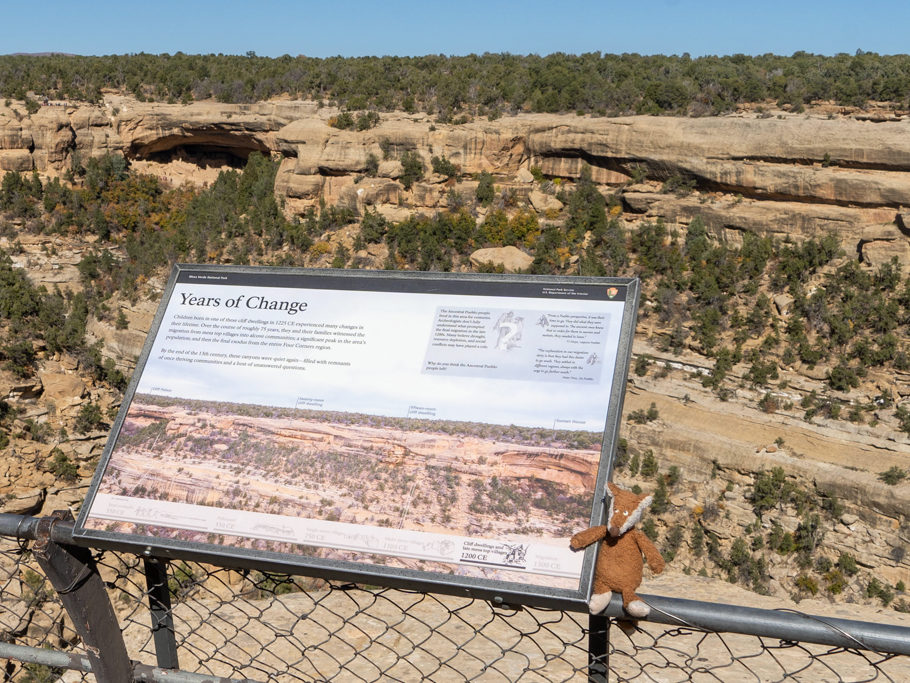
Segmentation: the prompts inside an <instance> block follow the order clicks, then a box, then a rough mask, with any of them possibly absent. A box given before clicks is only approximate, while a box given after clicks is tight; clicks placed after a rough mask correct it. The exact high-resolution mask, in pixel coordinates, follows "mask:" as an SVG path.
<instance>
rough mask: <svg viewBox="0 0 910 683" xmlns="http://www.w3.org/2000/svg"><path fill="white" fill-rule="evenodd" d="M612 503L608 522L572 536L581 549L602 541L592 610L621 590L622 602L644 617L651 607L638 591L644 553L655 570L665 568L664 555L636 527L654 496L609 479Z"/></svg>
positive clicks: (576, 547) (601, 607)
mask: <svg viewBox="0 0 910 683" xmlns="http://www.w3.org/2000/svg"><path fill="white" fill-rule="evenodd" d="M607 487H608V488H609V491H610V506H609V510H608V513H607V525H606V526H594V527H591V528H590V529H585V530H584V531H579V532H578V533H577V534H575V535H574V536H573V537H572V540H571V542H570V543H571V546H572V549H573V550H581V549H582V548H586V547H588V546H589V545H591V544H592V543H595V542H597V541H603V543H602V544H601V546H600V550H599V551H598V553H597V564H595V566H594V587H593V590H592V593H591V601H590V603H589V607H590V610H591V614H599V613H600V612H603V611H604V609H606V607H607V604H609V602H610V596H611V595H612V591H619V592H620V593H622V605H623V607H624V608H625V610H626V612H627V613H628V614H629V615H630V616H633V617H636V618H638V619H643V618H644V617H646V616H648V615H649V614H650V613H651V608H650V607H648V605H646V604H645V603H644V601H643V600H642V599H641V598H639V597H638V596H637V595H636V594H635V589H636V588H638V587H639V586H640V585H641V573H642V571H643V570H644V562H642V559H641V556H642V554H644V556H645V558H646V559H647V560H648V566H649V567H650V568H651V571H653V572H654V573H655V574H660V573H661V572H662V571H663V570H664V558H663V557H661V556H660V551H659V550H658V549H657V548H656V547H655V545H654V544H653V543H652V542H651V539H649V538H648V537H647V536H645V535H644V533H642V532H641V531H639V530H638V529H634V528H633V527H634V526H635V524H637V523H638V521H639V520H640V519H641V515H642V513H643V512H644V511H645V508H647V507H648V506H649V505H651V500H652V498H651V496H639V495H636V494H635V493H632V491H630V490H628V489H624V488H622V487H621V486H617V485H616V484H614V483H612V482H610V483H609V484H607Z"/></svg>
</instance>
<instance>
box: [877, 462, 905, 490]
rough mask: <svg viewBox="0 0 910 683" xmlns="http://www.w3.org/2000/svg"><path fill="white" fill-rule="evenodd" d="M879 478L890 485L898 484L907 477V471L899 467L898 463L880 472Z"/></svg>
mask: <svg viewBox="0 0 910 683" xmlns="http://www.w3.org/2000/svg"><path fill="white" fill-rule="evenodd" d="M878 478H879V479H880V480H881V481H883V482H885V483H886V484H888V485H889V486H896V485H897V484H900V483H901V482H902V481H903V480H904V479H906V478H907V471H906V470H904V469H902V468H900V467H898V466H897V465H892V466H891V467H889V468H888V469H887V470H885V471H884V472H882V473H881V474H879V475H878Z"/></svg>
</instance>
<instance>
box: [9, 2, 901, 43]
mask: <svg viewBox="0 0 910 683" xmlns="http://www.w3.org/2000/svg"><path fill="white" fill-rule="evenodd" d="M0 17H2V22H0V54H9V53H14V52H49V51H54V52H70V53H76V54H85V55H100V54H124V53H132V52H150V53H164V52H166V53H174V52H177V51H182V52H186V53H192V54H200V53H201V54H207V53H219V52H222V53H225V54H244V53H246V52H247V51H254V52H256V53H257V54H259V55H263V56H270V57H277V56H280V55H282V54H290V55H299V54H302V55H307V56H311V57H329V56H334V55H342V56H362V55H400V56H411V55H425V54H446V55H465V54H470V53H478V54H480V53H483V52H509V53H512V54H532V53H533V54H540V55H546V54H550V53H553V52H568V53H573V54H579V53H583V52H595V51H600V52H604V53H622V52H638V53H640V54H667V55H670V54H682V53H684V52H688V53H689V54H690V55H691V56H693V57H698V56H701V55H705V54H716V55H725V54H735V53H744V54H763V53H767V52H772V53H775V54H783V55H790V54H792V53H793V52H796V51H798V50H804V51H806V52H814V53H818V54H826V55H831V54H836V53H839V52H846V53H849V54H853V53H854V52H856V50H857V49H862V50H865V51H868V52H878V53H879V54H898V53H901V54H902V53H907V52H908V51H910V41H908V28H910V2H907V0H900V1H893V0H889V1H887V2H875V1H874V0H873V1H872V2H866V3H861V2H858V1H857V0H850V1H849V2H848V1H845V0H827V1H826V2H820V1H817V0H811V1H805V2H801V1H800V0H789V1H787V2H783V1H781V0H761V1H758V2H743V1H741V0H725V1H723V2H720V1H717V0H705V1H701V2H699V1H697V0H651V1H650V2H641V1H636V0H623V2H616V1H615V0H601V1H600V2H579V1H576V0H559V1H556V0H547V1H543V0H524V1H523V2H492V1H489V0H488V1H486V2H477V1H475V0H460V1H458V2H445V3H439V2H426V1H425V2H412V1H410V0H408V1H404V0H386V1H384V2H379V1H378V0H374V1H372V2H366V1H361V0H341V1H340V2H331V1H328V0H320V1H319V2H308V1H305V0H293V1H292V0H260V2H257V3H246V2H232V1H231V0H220V1H219V2H213V1H211V0H180V1H179V2H176V1H174V0H156V2H123V0H120V1H118V2H112V1H110V0H93V1H92V2H88V3H75V2H72V0H66V1H65V2H61V1H59V0H44V1H43V2H25V3H21V2H17V3H4V7H3V9H2V12H0Z"/></svg>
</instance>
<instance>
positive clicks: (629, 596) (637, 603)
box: [622, 591, 651, 619]
mask: <svg viewBox="0 0 910 683" xmlns="http://www.w3.org/2000/svg"><path fill="white" fill-rule="evenodd" d="M622 606H623V607H624V608H625V610H626V613H627V614H628V615H629V616H632V617H635V618H636V619H644V618H645V617H646V616H648V615H649V614H651V608H650V607H648V605H646V604H645V602H644V601H643V600H642V599H641V598H639V597H638V596H637V595H636V594H635V593H633V592H632V591H629V592H628V593H626V592H623V594H622Z"/></svg>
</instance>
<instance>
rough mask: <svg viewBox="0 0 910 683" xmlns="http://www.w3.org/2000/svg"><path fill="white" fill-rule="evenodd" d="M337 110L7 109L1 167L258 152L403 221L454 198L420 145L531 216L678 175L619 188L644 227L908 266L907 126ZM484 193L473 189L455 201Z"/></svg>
mask: <svg viewBox="0 0 910 683" xmlns="http://www.w3.org/2000/svg"><path fill="white" fill-rule="evenodd" d="M335 114H337V111H335V110H333V109H331V108H320V107H318V106H317V105H316V104H315V103H310V102H273V103H258V104H253V105H223V104H214V103H196V104H190V105H177V104H174V105H167V104H151V103H141V102H137V101H135V100H132V99H130V98H124V97H114V96H111V97H109V98H108V100H107V102H106V103H105V105H104V106H89V105H72V106H45V107H42V108H41V109H40V110H39V111H38V112H37V113H35V114H33V115H31V116H28V115H26V113H25V109H24V106H22V105H20V104H17V103H11V104H10V105H9V106H4V107H0V171H5V170H18V171H23V172H28V171H31V170H33V169H34V170H37V171H38V172H39V173H41V174H47V175H59V174H61V173H63V172H64V171H65V170H66V169H67V168H69V166H70V165H71V164H72V163H73V160H74V158H77V157H78V158H82V159H85V158H86V157H88V156H95V155H100V154H105V153H110V152H114V153H121V154H123V155H124V156H126V157H127V158H128V159H130V160H131V161H133V162H134V163H135V164H136V165H137V166H138V167H140V168H141V169H142V170H144V171H147V172H153V173H158V174H160V175H162V176H165V177H167V178H169V179H170V180H172V181H174V182H180V181H182V180H185V179H189V180H194V179H196V180H210V179H212V178H213V176H212V174H211V173H209V174H208V175H206V173H205V171H206V170H209V171H211V170H215V171H217V169H219V168H221V167H229V166H230V165H232V164H234V165H236V164H238V163H241V162H242V160H244V159H245V158H246V157H247V156H248V155H249V154H250V153H251V152H253V151H258V152H262V153H270V154H272V155H275V156H277V157H279V158H280V159H281V167H280V171H279V176H278V180H277V182H276V191H277V192H278V193H279V195H281V196H283V197H285V198H286V199H287V200H288V202H287V206H288V209H289V210H290V211H297V212H300V211H303V210H304V209H305V207H307V206H309V205H312V204H314V203H316V202H318V200H319V199H320V198H322V199H324V200H325V201H326V202H327V203H329V204H333V203H338V202H344V203H346V204H348V205H351V206H353V207H356V208H358V209H360V210H363V208H364V207H365V206H373V207H374V208H376V209H377V210H379V211H380V212H383V213H386V214H387V215H389V216H390V217H393V218H398V217H400V210H399V205H406V206H408V207H409V208H410V209H416V210H429V211H433V210H436V209H438V208H439V207H441V206H445V202H446V197H447V195H448V193H449V191H450V190H451V189H452V188H450V187H449V185H447V184H446V183H444V182H442V181H443V180H444V178H442V177H438V176H437V177H434V176H430V177H429V178H427V180H426V181H424V182H420V183H417V184H416V185H415V186H414V187H413V188H412V189H411V190H410V191H407V192H406V191H405V190H404V187H403V186H402V184H401V183H400V182H399V181H398V179H399V178H400V176H401V165H400V164H398V163H397V162H396V161H395V160H396V159H397V158H398V157H400V155H401V154H402V153H403V152H405V151H408V150H415V151H417V152H418V153H419V154H420V155H421V157H423V159H424V162H425V164H426V166H427V167H428V168H429V162H430V160H431V158H432V157H433V156H439V157H445V158H446V159H448V160H449V161H451V162H452V163H454V164H455V165H457V166H458V167H459V169H460V172H461V174H462V177H464V178H468V177H470V176H471V175H472V174H476V173H479V172H481V171H488V172H490V173H492V174H493V175H494V176H495V178H496V179H497V182H498V183H500V184H501V185H502V186H505V187H512V188H514V189H515V190H516V191H517V192H518V194H519V195H520V196H523V197H525V198H528V199H529V200H530V201H531V203H532V205H533V204H534V202H533V198H531V197H530V194H531V192H532V190H533V189H534V188H533V187H532V183H531V182H530V181H531V180H532V177H531V176H530V174H528V173H527V171H528V170H529V169H531V168H535V167H536V168H537V169H539V170H540V172H541V173H542V174H543V175H544V176H547V177H550V178H572V177H577V176H578V174H579V173H580V171H581V167H582V165H583V164H587V165H589V166H590V167H591V169H592V171H593V178H594V180H595V182H597V183H599V184H600V185H601V186H602V188H603V191H604V192H614V191H615V190H616V189H617V188H619V187H621V186H627V185H628V184H629V183H630V182H632V181H641V180H643V179H649V180H651V181H657V182H662V181H667V180H670V179H682V180H684V181H685V183H686V184H687V187H694V188H697V189H698V191H699V194H698V196H697V197H694V196H691V195H689V196H677V195H674V194H672V193H661V192H658V191H655V187H654V186H653V184H652V185H651V186H648V185H641V184H633V185H632V186H631V187H626V189H625V191H624V192H623V201H624V203H625V208H626V209H627V211H628V216H629V217H630V218H633V219H634V218H635V217H636V216H637V217H639V218H651V219H653V218H656V217H663V218H664V219H665V220H667V221H669V222H671V223H674V224H686V223H687V222H688V221H689V220H690V219H691V218H692V217H693V216H694V215H696V214H697V215H701V216H702V218H703V219H704V220H705V221H706V223H707V224H708V226H709V228H711V229H712V230H713V231H714V233H715V234H716V235H717V236H718V237H721V238H724V239H728V240H733V241H736V240H738V239H739V235H740V234H741V232H742V231H752V232H757V233H762V234H768V233H770V234H776V235H780V236H791V237H793V238H795V239H799V238H801V237H807V236H817V235H821V234H825V233H834V234H836V235H837V236H838V237H839V238H840V240H841V242H842V244H843V246H844V247H845V248H846V249H847V250H848V252H850V253H858V254H859V255H860V256H861V257H862V258H863V259H865V260H866V261H868V262H871V263H879V262H882V261H886V260H888V259H890V258H891V256H894V255H896V256H898V257H899V258H901V260H902V261H903V262H904V263H910V229H908V228H907V227H906V226H905V224H904V221H903V220H901V219H900V218H899V216H900V214H901V212H902V210H903V207H905V206H908V205H910V182H908V180H907V172H908V170H910V135H908V132H910V121H905V120H899V119H898V120H894V119H889V120H885V121H880V122H873V121H870V120H860V119H859V118H848V117H847V118H845V117H831V115H830V114H829V115H823V114H815V115H813V114H809V115H802V114H800V115H795V114H788V113H784V112H781V113H780V114H778V115H776V116H771V115H769V114H767V113H762V114H755V113H741V114H738V115H731V116H724V117H711V118H670V117H650V116H633V117H623V118H592V117H578V116H572V115H549V114H539V115H537V114H535V115H532V114H523V115H519V116H515V117H508V118H503V119H498V120H495V121H486V120H477V121H473V122H469V123H465V124H462V125H448V124H441V123H435V122H433V121H432V120H431V119H430V118H429V117H428V116H426V115H423V114H418V115H406V114H383V115H382V116H381V120H380V123H379V125H378V126H377V127H375V128H372V129H369V130H365V131H352V130H338V129H335V128H332V127H330V126H329V125H328V123H329V119H330V118H331V116H332V115H335ZM371 158H372V159H374V160H376V161H378V162H380V163H379V164H378V168H377V169H376V171H375V174H374V175H375V177H369V178H366V177H364V176H365V174H367V172H368V169H369V165H370V163H371ZM194 170H196V171H198V173H193V171H194ZM472 189H473V187H472V186H470V184H469V183H468V182H466V183H463V184H461V185H459V186H457V187H456V188H455V191H456V192H461V193H464V192H470V191H471V190H472ZM551 199H552V198H551ZM540 201H541V198H540V197H538V204H537V205H535V208H540V204H539V202H540Z"/></svg>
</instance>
